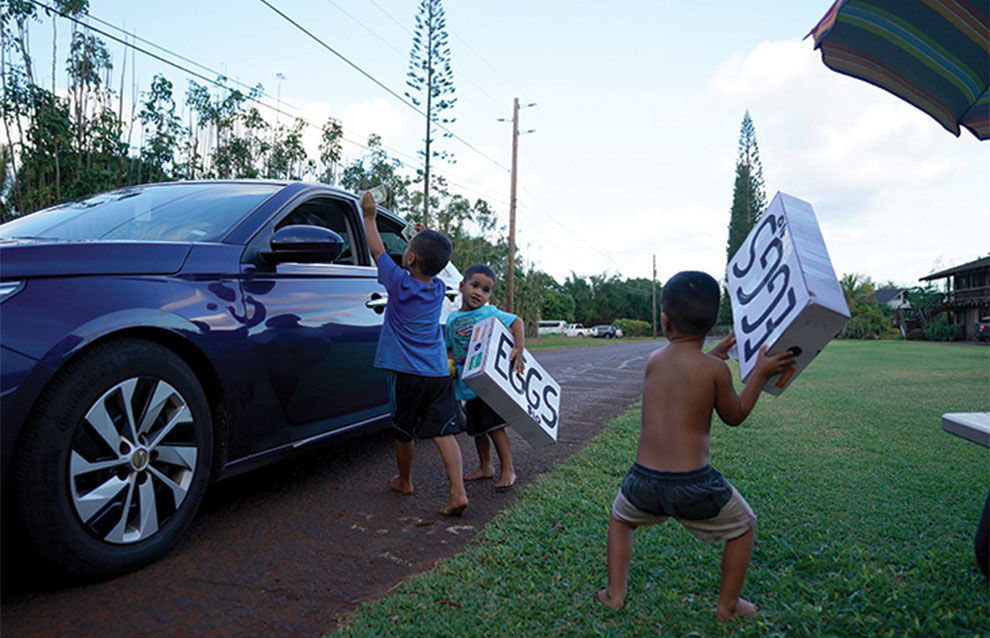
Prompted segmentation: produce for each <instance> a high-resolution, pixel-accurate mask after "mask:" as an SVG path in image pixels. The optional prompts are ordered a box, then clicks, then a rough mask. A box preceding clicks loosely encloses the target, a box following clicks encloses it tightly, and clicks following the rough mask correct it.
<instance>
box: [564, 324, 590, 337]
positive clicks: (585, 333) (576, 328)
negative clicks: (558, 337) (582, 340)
mask: <svg viewBox="0 0 990 638" xmlns="http://www.w3.org/2000/svg"><path fill="white" fill-rule="evenodd" d="M564 335H566V336H568V337H590V336H591V329H590V328H585V327H584V324H580V323H569V324H567V327H566V328H564Z"/></svg>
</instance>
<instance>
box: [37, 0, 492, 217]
mask: <svg viewBox="0 0 990 638" xmlns="http://www.w3.org/2000/svg"><path fill="white" fill-rule="evenodd" d="M30 1H31V2H32V3H33V4H35V5H37V6H39V7H42V8H44V9H47V10H48V11H51V12H53V13H55V14H58V15H60V16H62V17H63V18H66V19H67V20H71V21H72V22H75V23H76V24H79V25H80V26H82V27H84V28H86V29H89V30H92V31H95V32H96V33H99V34H100V35H103V36H105V37H107V38H110V39H111V40H113V41H115V42H118V43H120V44H122V45H124V46H125V47H129V48H132V49H134V50H136V51H140V52H141V53H143V54H145V55H147V56H149V57H151V58H154V59H156V60H159V61H160V62H163V63H165V64H167V65H169V66H171V67H174V68H176V69H178V70H180V71H182V72H184V73H187V74H189V75H192V76H194V77H197V78H199V79H201V80H203V81H205V82H207V83H209V84H211V85H213V86H216V87H218V88H221V89H225V90H228V91H229V90H230V87H228V86H227V85H226V84H224V83H223V82H220V81H219V80H218V79H215V78H210V77H207V76H205V75H203V74H202V73H198V72H196V71H194V70H192V69H190V68H188V67H186V66H183V65H181V64H178V63H177V62H174V61H171V60H168V59H166V58H163V57H161V56H159V55H156V54H155V53H152V52H150V51H148V50H146V49H144V48H142V47H139V46H137V45H136V44H134V43H133V42H128V41H126V40H123V39H121V38H119V37H117V36H115V35H113V34H111V33H108V32H106V31H103V30H102V29H99V28H96V27H94V26H92V25H90V24H87V23H86V22H84V21H83V20H80V19H78V18H75V17H73V16H71V15H68V14H66V13H64V12H62V11H59V10H58V9H55V8H54V7H50V6H48V5H46V4H44V3H42V2H39V1H38V0H30ZM86 17H87V18H89V19H93V20H95V21H97V22H99V23H100V24H103V25H106V26H108V27H110V28H113V29H116V30H117V31H119V32H121V33H124V34H125V35H127V36H128V37H133V38H134V39H135V40H140V41H141V42H143V43H145V44H147V45H148V46H151V47H154V48H156V49H158V50H160V51H164V52H166V53H168V54H169V55H173V56H175V57H177V58H179V59H181V60H183V61H185V62H187V63H189V64H191V65H194V66H196V67H199V68H200V69H203V70H204V71H206V72H209V73H213V74H214V75H215V76H216V77H217V78H222V79H223V80H224V81H229V82H233V83H235V84H238V85H240V86H242V87H244V88H247V89H249V90H250V91H254V90H256V88H257V87H252V86H250V85H248V84H246V83H244V82H241V81H239V80H236V79H233V78H230V77H228V76H227V75H225V74H223V73H219V72H217V71H215V70H214V69H211V68H210V67H208V66H205V65H203V64H200V63H199V62H196V61H195V60H192V59H190V58H187V57H185V56H183V55H181V54H178V53H175V52H174V51H171V50H169V49H167V48H165V47H162V46H160V45H158V44H155V43H154V42H151V41H150V40H146V39H144V38H140V37H137V36H134V35H132V34H129V33H127V32H126V31H125V30H124V29H122V28H120V27H118V26H116V25H114V24H112V23H110V22H107V21H105V20H101V19H100V18H98V17H96V16H93V15H91V14H87V16H86ZM53 90H54V87H53ZM258 95H259V96H264V97H267V98H270V99H274V98H273V96H271V95H269V94H267V93H265V92H264V91H258ZM247 97H248V99H249V100H250V101H251V102H254V103H255V104H257V105H259V106H262V107H264V108H266V109H269V110H271V111H273V112H275V113H279V114H281V115H285V116H286V117H294V118H296V119H298V120H300V121H301V122H303V123H304V124H305V125H306V126H309V127H311V128H314V129H316V130H321V129H322V127H321V126H320V125H318V124H314V123H313V122H311V121H309V120H308V119H306V118H305V117H301V116H299V115H293V114H290V113H286V112H285V111H284V110H282V109H281V108H280V107H277V106H273V105H271V104H268V103H266V102H264V101H263V100H261V99H258V98H257V97H252V96H251V95H248V96H247ZM281 104H285V105H286V106H288V107H290V108H291V109H293V110H295V111H297V112H299V113H303V114H305V111H303V110H302V109H300V108H299V107H297V106H295V105H293V104H291V103H289V102H285V101H284V100H283V101H281ZM341 140H342V141H344V142H347V143H348V144H351V145H353V146H356V147H358V148H362V149H365V150H367V151H371V150H373V149H372V148H371V147H370V146H368V145H367V144H363V143H361V142H358V141H355V140H352V139H350V138H348V137H345V136H341ZM381 148H382V149H384V150H387V151H389V152H391V153H393V154H395V155H404V156H406V157H409V158H411V159H415V158H413V157H412V156H411V155H409V154H408V153H404V152H403V151H400V150H399V149H396V148H393V147H389V146H385V145H384V144H383V145H382V147H381ZM392 159H394V160H395V161H396V162H398V163H399V165H401V166H403V167H405V168H407V169H411V170H414V171H415V170H417V169H418V168H419V166H418V165H414V164H410V163H409V162H405V161H403V160H402V159H400V158H399V157H393V158H392ZM435 172H436V173H437V174H438V175H439V176H442V177H444V179H446V180H447V182H448V183H450V184H451V185H454V186H457V187H458V188H460V189H462V190H465V191H468V192H470V193H474V194H475V195H479V196H482V197H484V198H486V201H492V202H496V203H500V204H507V202H505V200H501V199H498V198H497V197H492V195H491V193H492V191H490V190H489V189H487V187H485V186H482V185H480V184H477V183H476V182H472V181H471V180H467V179H464V178H460V177H458V178H457V180H454V179H451V177H450V174H449V173H446V172H445V171H444V170H442V169H435ZM462 182H467V183H468V184H474V186H476V187H477V188H471V187H470V186H468V185H466V184H464V183H462ZM479 188H480V189H482V190H478V189H479ZM483 191H488V192H487V193H486V192H483Z"/></svg>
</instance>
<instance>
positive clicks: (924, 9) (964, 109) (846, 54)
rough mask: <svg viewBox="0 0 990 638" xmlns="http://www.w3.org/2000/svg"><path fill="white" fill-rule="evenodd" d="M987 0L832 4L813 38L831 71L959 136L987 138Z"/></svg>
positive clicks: (840, 0)
mask: <svg viewBox="0 0 990 638" xmlns="http://www.w3.org/2000/svg"><path fill="white" fill-rule="evenodd" d="M988 14H990V0H972V1H970V0H836V2H835V4H833V5H832V8H831V9H829V10H828V13H826V14H825V17H824V18H822V20H821V22H819V23H818V26H816V27H815V28H814V29H812V30H811V33H809V34H808V35H814V37H815V48H816V49H821V51H822V61H823V62H824V63H825V65H826V66H828V67H829V68H830V69H832V70H833V71H838V72H839V73H844V74H846V75H851V76H853V77H855V78H859V79H861V80H864V81H866V82H869V83H870V84H873V85H876V86H879V87H880V88H882V89H886V90H887V91H890V92H891V93H893V94H894V95H896V96H897V97H899V98H901V99H903V100H906V101H907V102H910V103H911V104H913V105H914V106H916V107H918V108H919V109H921V110H922V111H924V112H925V113H928V114H929V115H931V116H932V117H933V118H935V120H937V121H938V123H939V124H941V125H942V126H944V127H945V128H946V129H947V130H949V131H951V132H952V133H954V134H955V135H956V136H957V137H958V135H959V125H960V124H962V125H963V126H965V127H966V128H968V129H969V130H970V131H972V133H973V135H975V136H976V137H978V138H979V139H981V140H985V139H987V138H988V137H990V94H988V92H987V84H988V82H987V79H988V75H990V22H988Z"/></svg>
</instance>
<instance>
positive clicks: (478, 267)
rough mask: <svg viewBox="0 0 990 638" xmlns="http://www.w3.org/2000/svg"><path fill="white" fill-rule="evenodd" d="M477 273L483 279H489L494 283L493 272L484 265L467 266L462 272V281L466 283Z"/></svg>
mask: <svg viewBox="0 0 990 638" xmlns="http://www.w3.org/2000/svg"><path fill="white" fill-rule="evenodd" d="M479 272H480V273H481V274H482V275H484V276H485V277H488V278H489V279H491V280H492V282H494V281H495V271H494V270H492V269H491V268H489V267H488V266H487V265H486V264H471V265H470V266H468V267H467V270H465V271H464V281H467V280H468V279H470V278H471V276H472V275H475V274H477V273H479Z"/></svg>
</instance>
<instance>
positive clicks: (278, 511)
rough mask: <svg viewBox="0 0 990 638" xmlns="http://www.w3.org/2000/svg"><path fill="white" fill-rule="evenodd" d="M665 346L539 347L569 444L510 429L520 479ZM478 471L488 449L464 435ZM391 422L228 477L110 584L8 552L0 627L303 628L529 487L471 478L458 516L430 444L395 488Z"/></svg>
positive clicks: (33, 630)
mask: <svg viewBox="0 0 990 638" xmlns="http://www.w3.org/2000/svg"><path fill="white" fill-rule="evenodd" d="M659 345H661V344H658V343H656V342H649V343H644V342H638V343H625V344H620V345H609V346H598V347H589V348H579V349H568V350H549V351H542V352H537V353H535V354H536V358H537V359H538V360H539V361H540V363H541V364H542V365H543V367H544V368H545V369H546V370H547V371H548V372H550V374H552V375H553V376H554V378H555V379H556V380H557V381H558V382H559V383H560V385H561V417H562V418H561V425H560V429H559V441H558V442H557V444H555V445H552V446H550V447H545V448H539V449H534V448H531V447H529V445H528V444H527V443H526V442H525V441H523V440H522V439H520V438H519V437H518V436H517V435H516V434H515V433H514V432H510V436H511V438H512V441H513V452H514V455H515V459H516V468H517V471H518V473H519V479H518V482H517V487H521V486H522V485H525V484H526V483H528V482H530V481H532V480H533V479H534V478H535V477H536V476H538V475H539V474H541V473H543V472H546V471H547V470H548V469H550V467H551V466H552V465H553V464H554V462H556V461H558V460H560V459H562V458H566V457H568V456H570V455H571V454H573V453H574V452H576V451H578V450H579V449H581V448H582V447H584V446H585V445H586V444H587V443H588V441H590V440H591V439H592V438H593V437H594V436H595V434H597V433H598V432H599V431H600V430H601V428H602V426H603V425H604V424H605V423H606V422H607V421H608V420H609V419H611V418H613V417H615V416H617V415H619V414H621V413H622V412H624V411H625V410H626V409H627V408H628V407H629V405H630V404H631V403H632V402H633V401H634V400H635V399H636V398H637V397H638V396H639V393H640V387H641V382H642V376H643V368H644V365H645V362H646V359H647V357H648V356H649V353H650V352H652V351H653V350H654V349H656V348H657V347H659ZM458 439H459V440H460V443H461V447H462V450H463V452H464V459H465V467H467V468H468V469H471V468H472V465H471V464H472V463H473V462H474V461H475V460H476V458H477V455H476V453H475V451H474V446H473V443H472V442H471V441H470V440H469V439H468V438H467V437H464V436H461V437H458ZM393 450H394V447H393V443H392V438H391V433H390V432H382V433H377V434H373V435H369V436H364V437H361V438H356V439H352V440H350V441H346V442H342V443H336V444H333V445H332V447H327V448H325V449H323V450H319V451H316V452H315V453H312V454H308V455H306V456H304V457H301V458H298V459H294V460H291V461H287V462H284V463H281V464H279V465H275V466H273V467H269V468H265V469H262V470H258V471H255V472H252V473H250V474H248V475H244V476H240V477H236V478H233V479H230V480H228V481H223V482H220V483H218V484H216V485H214V486H212V487H211V489H210V490H209V492H208V493H207V497H206V500H205V502H204V504H203V507H202V509H201V510H200V513H199V515H198V516H197V518H196V520H195V521H194V523H193V525H192V527H191V529H190V531H189V533H188V534H187V536H186V537H185V539H184V540H183V541H181V542H180V543H179V545H178V546H177V547H176V548H175V549H174V550H173V551H172V552H171V553H170V554H169V555H168V556H166V557H165V558H164V559H162V560H160V561H158V562H157V563H155V564H153V565H150V566H148V567H146V568H144V569H142V570H139V571H137V572H135V573H132V574H128V575H125V576H122V577H119V578H116V579H113V580H110V581H107V582H103V583H96V584H90V585H86V586H76V587H67V588H61V589H57V588H56V589H53V588H52V587H51V586H45V585H38V584H31V583H29V584H27V585H24V584H23V583H24V582H25V580H26V579H25V576H26V575H28V574H30V573H31V572H30V570H31V567H30V566H29V565H23V564H19V563H18V561H17V557H16V556H9V555H7V556H4V557H3V562H2V566H3V592H2V607H0V610H2V611H0V630H2V633H3V637H4V638H18V637H20V636H32V637H35V638H38V637H43V636H59V637H68V636H99V637H101V638H102V637H104V636H183V637H184V636H209V637H210V638H225V637H227V636H285V635H291V636H304V637H307V636H309V637H312V638H318V637H320V636H323V635H324V634H325V633H327V632H328V631H330V630H332V629H333V628H334V627H335V626H336V624H337V622H338V619H339V618H340V617H341V615H342V614H346V613H347V612H349V611H351V610H353V609H354V608H355V607H356V606H357V605H358V604H359V603H361V602H363V601H366V600H369V599H372V598H375V597H377V596H381V595H382V594H384V593H386V592H388V591H389V590H391V589H393V588H395V587H396V586H398V585H399V584H401V583H402V582H403V581H404V580H405V579H407V578H408V577H410V576H411V575H413V574H415V573H417V572H421V571H424V570H428V569H431V568H432V567H433V566H434V565H435V564H436V562H437V561H438V560H439V559H441V558H444V557H447V556H451V555H453V554H456V553H457V552H459V551H461V550H462V549H463V548H464V546H465V544H466V543H467V542H468V541H470V540H471V539H472V538H473V537H474V535H475V533H476V532H477V530H478V529H480V528H481V527H482V526H483V525H484V524H485V523H486V522H488V521H489V520H490V519H491V518H492V516H493V515H494V514H495V513H496V512H497V511H498V510H499V509H501V508H503V507H506V506H508V505H511V504H512V503H513V502H515V500H516V499H517V498H518V496H517V490H516V491H512V492H508V493H495V492H494V490H493V483H491V482H483V481H479V482H473V483H469V484H468V496H469V498H470V499H471V505H470V507H468V509H467V510H466V511H465V513H464V516H463V517H461V518H459V519H447V518H444V517H441V516H439V515H438V514H437V513H436V510H437V509H439V507H441V506H442V505H443V504H444V502H445V497H446V489H447V483H446V476H445V475H444V472H443V466H442V464H441V461H440V457H439V454H438V453H437V452H436V449H435V447H434V446H433V445H431V444H429V443H419V444H418V445H417V448H416V453H417V458H416V460H415V462H414V465H413V471H414V479H413V480H414V483H415V487H416V493H415V494H414V495H412V496H403V495H400V494H397V493H395V492H390V491H389V490H388V489H387V487H386V483H385V482H386V480H387V479H388V478H389V477H390V476H392V475H393V474H394V472H395V464H394V458H393Z"/></svg>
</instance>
